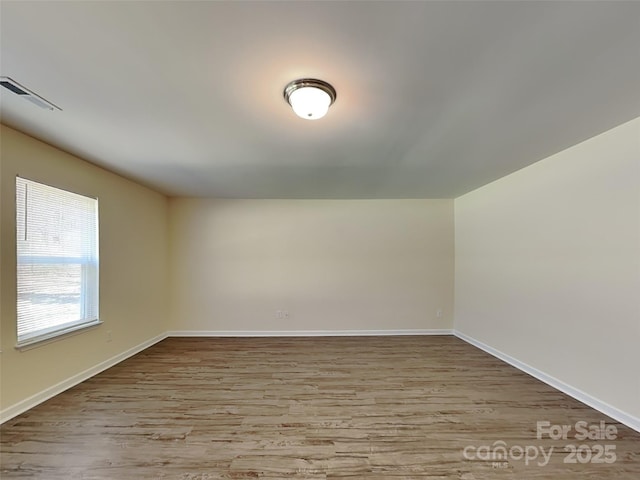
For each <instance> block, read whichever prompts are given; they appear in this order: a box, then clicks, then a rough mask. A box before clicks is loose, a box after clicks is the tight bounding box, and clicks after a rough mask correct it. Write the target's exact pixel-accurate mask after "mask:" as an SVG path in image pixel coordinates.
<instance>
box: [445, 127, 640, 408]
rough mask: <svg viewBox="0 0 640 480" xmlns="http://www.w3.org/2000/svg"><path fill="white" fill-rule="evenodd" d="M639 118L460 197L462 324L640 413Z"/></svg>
mask: <svg viewBox="0 0 640 480" xmlns="http://www.w3.org/2000/svg"><path fill="white" fill-rule="evenodd" d="M639 142H640V119H636V120H634V121H632V122H629V123H627V124H624V125H622V126H620V127H618V128H615V129H613V130H611V131H609V132H606V133H603V134H601V135H599V136H597V137H595V138H592V139H590V140H588V141H586V142H584V143H581V144H579V145H576V146H574V147H571V148H569V149H568V150H565V151H563V152H561V153H558V154H556V155H554V156H552V157H550V158H548V159H545V160H543V161H541V162H539V163H536V164H534V165H533V166H530V167H528V168H525V169H524V170H521V171H519V172H516V173H514V174H512V175H510V176H508V177H505V178H503V179H501V180H498V181H496V182H493V183H491V184H489V185H487V186H484V187H482V188H480V189H478V190H476V191H474V192H472V193H469V194H467V195H464V196H462V197H460V198H458V199H456V201H455V228H456V235H455V238H456V240H455V245H456V299H455V327H456V329H457V330H459V331H461V332H462V333H464V334H466V335H469V336H471V337H473V338H475V339H477V340H479V341H481V342H483V343H485V344H487V345H489V346H490V347H493V348H495V349H497V350H500V351H502V352H503V353H506V354H507V355H511V356H512V357H515V358H516V359H518V360H520V361H522V362H524V363H526V364H528V365H530V366H532V367H534V368H536V369H538V370H540V371H542V372H544V373H546V374H547V375H550V376H552V377H555V378H556V379H558V380H560V381H561V382H565V383H566V384H568V385H570V386H572V387H574V388H577V389H579V390H582V391H583V392H586V393H588V394H589V395H590V396H592V397H595V398H596V399H599V400H600V401H602V402H605V403H608V404H609V405H611V406H613V407H614V408H617V409H618V410H620V411H622V412H626V413H627V414H629V415H632V416H635V417H636V418H640V373H639V369H638V368H639V366H640V300H639V299H640V146H639Z"/></svg>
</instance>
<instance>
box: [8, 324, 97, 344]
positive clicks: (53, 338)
mask: <svg viewBox="0 0 640 480" xmlns="http://www.w3.org/2000/svg"><path fill="white" fill-rule="evenodd" d="M99 325H102V321H101V320H94V321H93V322H91V323H83V324H82V325H75V326H73V327H70V328H67V329H65V330H61V331H58V332H51V333H47V334H45V335H40V336H38V337H34V338H30V339H29V340H25V341H24V342H20V343H18V344H16V346H15V348H16V350H19V351H21V352H24V351H27V350H31V349H32V348H38V347H41V346H43V345H47V344H49V343H53V342H57V341H58V340H63V339H65V338H69V337H73V336H74V335H78V334H80V333H84V332H86V331H87V330H91V329H93V328H95V327H97V326H99Z"/></svg>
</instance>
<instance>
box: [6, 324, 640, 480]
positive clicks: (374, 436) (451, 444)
mask: <svg viewBox="0 0 640 480" xmlns="http://www.w3.org/2000/svg"><path fill="white" fill-rule="evenodd" d="M538 421H540V422H544V421H547V422H549V424H550V425H556V424H557V425H570V426H571V428H572V430H571V432H569V434H568V437H567V439H566V440H564V439H560V440H552V439H550V438H549V437H548V435H544V436H543V438H542V439H538V438H537V436H536V432H537V431H536V425H537V423H536V422H538ZM579 421H584V422H586V424H587V425H588V426H589V427H591V428H592V429H594V431H595V425H598V427H599V426H600V425H601V424H600V423H599V422H601V421H603V422H605V424H603V426H604V425H609V426H612V427H609V428H610V429H611V428H615V429H617V435H616V438H615V439H614V440H611V439H609V440H607V439H601V440H588V439H587V440H578V439H576V438H575V435H576V431H575V428H574V426H575V424H576V422H579ZM0 433H1V435H2V436H1V475H0V477H1V478H2V479H3V480H4V479H10V478H39V479H46V480H55V479H87V480H89V479H181V480H212V479H256V478H271V479H274V478H279V479H292V478H296V479H303V478H306V479H343V478H344V479H346V478H348V479H417V478H420V479H424V478H430V479H438V478H442V479H444V478H451V479H463V480H474V479H529V478H534V479H539V478H548V479H552V478H553V479H570V478H571V479H574V478H575V479H581V480H584V479H598V480H600V479H609V478H610V479H616V480H624V479H633V480H638V479H639V478H640V434H638V433H636V432H634V431H632V430H630V429H629V428H627V427H624V426H623V425H620V424H619V423H616V422H615V421H613V420H612V419H610V418H608V417H606V416H605V415H603V414H601V413H599V412H597V411H595V410H593V409H591V408H589V407H586V406H585V405H583V404H581V403H579V402H577V401H575V400H573V399H571V398H570V397H568V396H566V395H564V394H562V393H560V392H558V391H557V390H554V389H553V388H551V387H549V386H547V385H545V384H543V383H541V382H539V381H537V380H535V379H534V378H532V377H530V376H528V375H526V374H524V373H521V372H519V371H518V370H516V369H514V368H512V367H510V366H509V365H506V364H504V363H502V362H501V361H499V360H497V359H495V358H493V357H491V356H490V355H488V354H486V353H484V352H482V351H480V350H478V349H476V348H475V347H473V346H471V345H468V344H466V343H465V342H463V341H461V340H459V339H457V338H455V337H451V336H441V337H322V338H242V339H238V338H235V339H234V338H226V339H225V338H223V339H211V338H170V339H167V340H164V341H163V342H161V343H159V344H157V345H155V346H153V347H151V348H149V349H147V350H146V351H144V352H142V353H140V354H139V355H136V356H135V357H132V358H130V359H129V360H127V361H125V362H123V363H121V364H119V365H117V366H115V367H113V368H111V369H109V370H107V371H106V372H104V373H102V374H100V375H98V376H96V377H93V378H92V379H90V380H88V381H86V382H84V383H82V384H80V385H78V386H77V387H75V388H73V389H71V390H68V391H67V392H65V393H63V394H61V395H59V396H57V397H55V398H53V399H51V400H50V401H48V402H46V403H44V404H42V405H40V406H38V407H36V408H34V409H32V410H31V411H29V412H27V413H25V414H23V415H21V416H19V417H16V418H14V419H13V420H11V421H9V422H7V423H5V424H4V425H3V426H2V428H1V430H0ZM571 444H573V445H575V451H574V455H572V453H571V447H568V449H567V450H565V447H566V446H567V445H571ZM607 445H609V447H607ZM611 445H612V446H613V448H612V447H611ZM500 447H503V448H504V450H502V449H501V448H500ZM540 448H542V449H544V452H545V455H547V458H548V460H547V462H548V463H545V459H544V458H543V457H542V454H541V453H540ZM534 450H535V453H536V455H537V456H536V457H535V458H534ZM550 451H551V454H550V455H549V452H550ZM505 452H506V455H505ZM523 452H524V453H523ZM612 455H615V461H613V462H612V463H598V462H604V461H605V460H606V461H609V462H611V461H612V460H613V459H614V457H613V456H612ZM567 460H568V461H572V460H573V461H575V463H565V462H566V461H567ZM583 462H584V463H583Z"/></svg>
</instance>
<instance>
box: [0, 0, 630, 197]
mask: <svg viewBox="0 0 640 480" xmlns="http://www.w3.org/2000/svg"><path fill="white" fill-rule="evenodd" d="M0 14H1V17H0V22H1V30H2V32H1V37H0V40H1V44H0V49H1V50H0V54H1V57H0V58H1V60H0V62H1V63H0V75H4V76H9V77H11V78H13V79H14V80H16V81H18V82H20V83H21V84H22V85H24V86H25V87H27V88H30V89H32V90H34V91H35V92H37V93H38V94H40V95H42V96H43V97H45V98H46V99H48V100H50V101H51V102H53V103H55V104H57V105H59V106H60V107H61V108H62V109H63V111H61V112H57V111H54V112H51V111H47V110H42V109H39V108H38V107H36V106H34V105H33V104H32V103H29V102H26V101H24V99H20V98H19V97H18V96H15V95H13V94H11V93H9V92H8V91H7V90H5V89H0V90H2V93H1V97H0V101H1V102H2V103H1V109H0V111H1V114H2V118H1V120H2V122H3V123H5V124H7V125H9V126H12V127H15V128H17V129H18V130H21V131H24V132H26V133H28V134H30V135H33V136H34V137H37V138H40V139H43V140H45V141H47V142H49V143H51V144H53V145H55V146H58V147H60V148H62V149H64V150H67V151H69V152H71V153H74V154H76V155H79V156H81V157H84V158H86V159H88V160H90V161H91V162H94V163H96V164H98V165H102V166H104V167H106V168H109V169H111V170H114V171H116V172H119V173H121V174H123V175H125V176H128V177H131V178H133V179H136V180H138V181H140V182H142V183H144V184H147V185H150V186H153V187H154V188H156V189H158V190H160V191H162V192H165V193H167V194H170V195H188V196H214V197H235V198H451V197H456V196H459V195H461V194H463V193H465V192H468V191H470V190H472V189H474V188H477V187H479V186H481V185H484V184H486V183H488V182H490V181H492V180H494V179H497V178H499V177H501V176H504V175H506V174H508V173H510V172H513V171H515V170H517V169H520V168H522V167H524V166H526V165H528V164H531V163H533V162H535V161H537V160H540V159H542V158H544V157H547V156H549V155H551V154H553V153H556V152H558V151H560V150H562V149H564V148H566V147H568V146H571V145H574V144H576V143H578V142H580V141H582V140H585V139H587V138H589V137H591V136H594V135H596V134H598V133H600V132H603V131H605V130H607V129H609V128H612V127H614V126H617V125H619V124H621V123H624V122H626V121H628V120H630V119H632V118H635V117H637V116H640V88H639V87H640V2H633V1H631V2H622V3H618V2H543V1H535V2H515V1H514V2H484V1H474V2H461V1H442V2H435V1H434V2H427V1H423V2H400V1H387V2H380V1H351V2H348V1H343V2H302V1H296V2H274V1H268V2H256V3H253V2H238V1H234V2H190V1H172V2H147V1H144V2H133V1H128V2H115V1H113V2H111V1H106V2H88V1H86V2H75V1H74V2H31V1H18V2H13V1H7V0H3V1H2V2H1V4H0ZM300 77H317V78H320V79H323V80H326V81H328V82H330V83H332V84H333V85H334V87H335V88H336V90H337V92H338V98H337V100H336V103H335V104H334V105H333V107H332V108H331V109H330V111H329V114H328V115H327V116H326V117H325V118H324V119H322V120H317V121H308V120H302V119H300V118H298V117H296V116H295V115H294V114H293V112H292V111H291V109H290V108H289V107H288V105H287V104H286V102H285V101H284V99H283V97H282V90H283V88H284V86H285V85H286V84H287V83H288V82H289V81H291V80H293V79H296V78H300Z"/></svg>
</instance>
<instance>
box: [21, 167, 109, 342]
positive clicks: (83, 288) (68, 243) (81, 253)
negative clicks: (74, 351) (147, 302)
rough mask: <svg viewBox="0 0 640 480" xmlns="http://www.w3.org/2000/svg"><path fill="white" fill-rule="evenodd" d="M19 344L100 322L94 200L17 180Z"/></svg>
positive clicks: (95, 205)
mask: <svg viewBox="0 0 640 480" xmlns="http://www.w3.org/2000/svg"><path fill="white" fill-rule="evenodd" d="M16 234H17V238H16V240H17V272H18V276H17V286H18V305H17V312H18V346H20V345H26V344H31V343H35V342H38V341H41V340H45V339H49V338H52V337H54V336H57V335H62V334H64V333H68V332H70V331H73V330H77V329H79V328H84V327H86V326H90V325H94V324H97V323H99V319H98V200H96V199H94V198H89V197H85V196H82V195H78V194H75V193H71V192H67V191H65V190H60V189H58V188H54V187H50V186H48V185H43V184H40V183H36V182H33V181H30V180H25V179H23V178H20V177H18V178H16Z"/></svg>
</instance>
